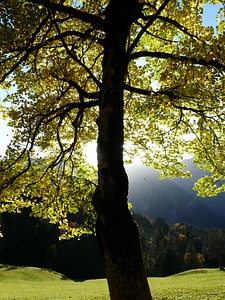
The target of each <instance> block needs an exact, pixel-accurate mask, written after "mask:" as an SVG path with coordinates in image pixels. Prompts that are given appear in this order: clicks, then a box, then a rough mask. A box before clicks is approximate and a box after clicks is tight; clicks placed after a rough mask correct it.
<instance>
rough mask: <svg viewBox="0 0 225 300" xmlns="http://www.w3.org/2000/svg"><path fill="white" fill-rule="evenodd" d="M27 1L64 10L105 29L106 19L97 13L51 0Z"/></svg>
mask: <svg viewBox="0 0 225 300" xmlns="http://www.w3.org/2000/svg"><path fill="white" fill-rule="evenodd" d="M27 1H28V2H30V3H35V4H39V5H42V6H44V7H46V8H49V9H52V10H54V11H58V12H62V13H65V14H67V15H70V16H73V17H74V18H76V19H79V20H81V21H83V22H85V23H89V24H91V25H92V26H93V27H94V28H96V29H104V20H103V19H102V18H100V17H98V16H96V15H93V14H90V13H87V12H84V11H81V10H79V9H76V8H74V7H71V6H66V5H63V4H58V3H54V2H51V1H49V0H27Z"/></svg>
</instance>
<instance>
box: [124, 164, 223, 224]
mask: <svg viewBox="0 0 225 300" xmlns="http://www.w3.org/2000/svg"><path fill="white" fill-rule="evenodd" d="M185 164H187V165H188V169H189V170H190V171H191V173H192V174H193V176H192V178H189V179H183V178H172V179H166V180H158V175H159V173H160V171H157V170H154V169H153V168H151V167H145V166H143V165H141V164H132V165H128V166H126V169H127V172H128V176H129V181H130V190H129V201H130V202H131V203H132V206H133V208H132V209H133V210H134V211H135V212H140V213H141V214H143V215H145V216H147V217H149V218H151V219H154V218H155V217H156V216H162V217H164V218H165V219H166V220H167V222H168V223H170V224H172V223H176V222H186V223H190V224H194V225H197V226H201V227H205V228H210V227H217V228H225V193H222V194H219V195H218V196H217V197H208V198H201V197H198V196H197V192H196V191H194V190H193V189H192V187H193V184H194V182H195V181H196V180H197V179H198V178H200V177H203V176H204V173H203V171H202V170H199V169H198V168H197V167H196V166H195V165H194V164H192V160H191V159H190V160H186V161H185Z"/></svg>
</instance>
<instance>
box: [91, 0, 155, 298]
mask: <svg viewBox="0 0 225 300" xmlns="http://www.w3.org/2000/svg"><path fill="white" fill-rule="evenodd" d="M137 9H138V1H137V0H112V1H111V2H110V5H109V6H108V8H107V9H106V16H105V25H106V38H105V44H104V59H103V84H102V91H101V98H100V103H101V104H100V113H99V119H98V126H99V136H98V179H99V185H98V188H97V190H96V192H95V195H94V197H93V204H94V207H95V209H96V212H97V215H98V220H97V228H96V231H97V238H98V242H99V246H100V250H101V253H102V257H103V260H104V265H105V272H106V277H107V280H108V285H109V291H110V297H111V299H112V300H124V299H129V300H131V299H132V300H137V299H140V300H149V299H152V298H151V294H150V290H149V286H148V282H147V278H146V274H145V271H144V266H143V261H142V255H141V247H140V241H139V233H138V228H137V225H136V223H135V222H134V220H133V218H132V216H131V214H130V212H129V210H128V206H127V195H128V178H127V175H126V172H125V169H124V166H123V142H124V136H123V84H124V78H125V74H126V70H127V56H126V42H127V37H128V34H129V29H130V24H131V22H132V20H133V18H134V16H135V13H136V11H137Z"/></svg>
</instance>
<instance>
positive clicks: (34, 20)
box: [0, 0, 225, 299]
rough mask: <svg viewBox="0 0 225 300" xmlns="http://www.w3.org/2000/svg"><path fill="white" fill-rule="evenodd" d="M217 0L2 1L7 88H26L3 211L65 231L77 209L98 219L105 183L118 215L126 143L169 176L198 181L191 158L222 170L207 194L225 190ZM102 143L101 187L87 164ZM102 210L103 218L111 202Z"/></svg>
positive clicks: (204, 186) (15, 110)
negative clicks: (92, 144)
mask: <svg viewBox="0 0 225 300" xmlns="http://www.w3.org/2000/svg"><path fill="white" fill-rule="evenodd" d="M206 3H211V4H222V2H221V1H197V2H196V1H185V0H184V1H173V0H164V1H148V0H146V1H138V0H131V1H127V0H124V1H119V0H111V1H106V0H105V1H104V0H102V1H93V0H87V1H78V0H74V1H72V0H53V1H49V0H26V1H25V0H4V1H1V3H0V15H1V17H0V34H1V40H0V65H1V69H0V84H1V87H2V88H4V89H11V88H12V87H14V89H15V92H14V93H12V94H11V95H9V96H8V97H6V99H5V101H6V102H7V103H10V104H11V105H10V106H9V107H7V108H6V107H4V106H2V107H1V110H2V111H4V112H5V113H7V116H8V117H9V120H10V121H9V125H11V126H12V127H13V129H14V134H13V139H12V142H11V144H10V145H9V147H8V150H7V152H6V155H5V157H4V158H3V159H2V160H1V166H0V167H1V174H2V175H1V178H0V184H1V196H0V197H1V203H2V204H1V210H12V211H13V210H19V209H21V208H22V207H24V206H25V207H26V206H31V209H32V211H33V214H34V215H36V216H41V217H48V218H50V219H51V220H52V222H56V223H57V222H58V223H60V222H61V223H60V224H61V225H60V226H62V228H63V224H64V225H65V224H66V223H67V220H66V215H67V213H68V212H76V211H78V209H82V210H83V211H84V212H85V213H89V212H90V211H92V213H91V214H89V215H93V214H94V212H93V210H92V208H91V203H90V200H91V197H90V195H91V194H92V191H93V189H94V188H95V186H96V185H97V184H98V186H99V191H100V194H99V195H100V196H99V197H100V198H101V199H103V198H104V197H105V198H107V199H110V200H109V201H108V204H109V206H108V210H110V209H111V208H112V206H111V204H112V203H114V202H113V201H111V200H112V199H111V198H114V199H115V198H117V196H118V195H119V194H118V191H120V193H121V197H122V195H123V196H124V198H125V197H126V195H127V190H126V188H127V187H126V186H127V184H126V180H125V174H122V173H120V174H122V175H120V176H117V175H118V173H119V172H120V171H121V170H122V169H121V164H122V163H123V158H122V154H121V153H122V147H123V144H124V142H125V143H128V144H129V145H131V146H130V147H129V148H126V149H125V150H126V152H127V156H128V157H129V158H131V159H132V158H133V157H135V156H138V155H139V156H141V157H142V160H143V162H144V163H145V164H148V165H151V166H153V167H155V168H157V169H161V170H162V174H161V177H162V178H163V177H171V176H190V175H189V173H188V172H185V171H184V170H183V169H184V167H185V166H184V165H183V164H182V162H181V161H182V158H183V155H184V154H185V153H189V154H190V155H192V156H193V157H194V161H195V163H197V164H198V165H199V166H200V167H201V168H204V169H205V170H207V171H209V172H211V173H212V175H210V176H207V177H205V178H203V179H201V180H200V181H199V182H198V183H197V184H196V188H198V190H199V194H200V195H202V196H204V195H206V194H207V195H216V194H217V193H218V192H223V191H224V190H225V186H224V185H223V184H222V183H221V182H222V181H223V180H224V167H225V159H224V147H225V138H224V128H225V127H224V125H225V124H224V122H225V115H224V96H225V90H224V70H225V49H224V47H223V45H224V42H225V37H224V26H225V25H224V24H225V20H224V9H223V7H222V6H220V7H221V8H220V10H219V13H218V16H217V22H218V26H217V28H213V27H205V26H203V24H202V14H203V6H204V4H206ZM121 83H122V84H121ZM116 98H118V99H116ZM121 99H122V101H121ZM113 124H114V127H113ZM97 137H98V183H97V181H96V177H95V176H94V172H93V170H91V169H90V167H88V166H87V165H86V164H85V160H84V159H83V158H82V155H83V152H82V149H83V147H84V146H85V144H86V143H88V142H89V141H92V140H93V139H97ZM116 169H117V172H116V171H115V170H116ZM119 170H120V171H119ZM108 171H109V172H108ZM107 172H108V173H107ZM116 173H117V175H115V174H116ZM106 174H107V176H106ZM89 176H90V177H89ZM104 176H106V177H107V180H106V181H105V178H106V177H104ZM78 178H79V180H78ZM119 182H120V183H119ZM114 188H115V189H114ZM86 191H87V193H86ZM111 194H113V197H111V196H110V195H111ZM100 198H99V199H100ZM105 198H104V199H105ZM121 199H122V198H121ZM122 202H123V201H122V200H121V202H120V205H122V206H121V207H123V205H124V204H122ZM94 203H95V205H94V206H95V208H96V207H98V206H99V204H101V205H102V206H101V209H99V210H98V209H97V214H98V215H101V213H102V209H103V210H104V209H105V207H104V205H103V202H101V201H94ZM118 203H119V202H118ZM119 207H120V206H119ZM122 211H123V209H122ZM46 212H47V215H46ZM107 213H109V212H107ZM110 216H111V215H110V214H109V215H108V217H110ZM101 221H102V222H103V218H101ZM88 224H89V222H88V221H87V225H88ZM64 227H66V225H65V226H64ZM86 228H88V226H86ZM87 230H88V229H87ZM121 299H122V298H121ZM146 299H147V298H146Z"/></svg>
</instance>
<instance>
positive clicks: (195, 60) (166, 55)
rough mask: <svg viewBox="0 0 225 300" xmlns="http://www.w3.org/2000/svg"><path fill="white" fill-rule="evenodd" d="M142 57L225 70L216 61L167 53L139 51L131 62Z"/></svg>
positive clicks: (223, 66)
mask: <svg viewBox="0 0 225 300" xmlns="http://www.w3.org/2000/svg"><path fill="white" fill-rule="evenodd" d="M141 57H152V58H162V59H168V58H170V59H173V60H175V61H180V62H191V63H192V64H195V65H202V66H212V67H215V68H217V69H225V65H223V64H222V63H220V62H219V61H217V60H216V59H210V60H206V59H202V58H199V59H198V58H195V57H188V56H186V55H179V56H177V55H175V54H172V53H166V52H159V51H155V52H151V51H139V52H135V53H132V54H130V60H132V59H138V58H141Z"/></svg>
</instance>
